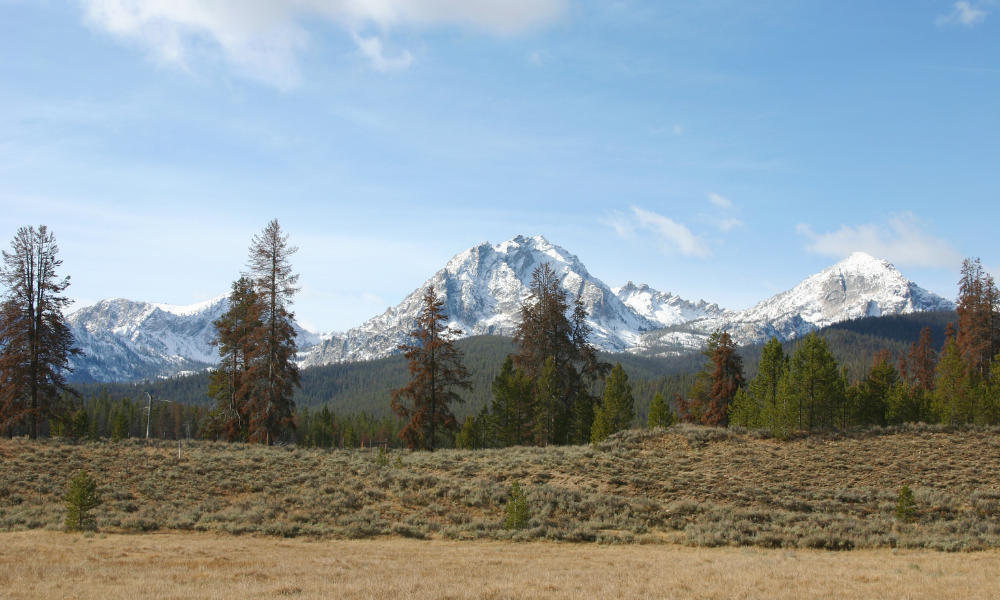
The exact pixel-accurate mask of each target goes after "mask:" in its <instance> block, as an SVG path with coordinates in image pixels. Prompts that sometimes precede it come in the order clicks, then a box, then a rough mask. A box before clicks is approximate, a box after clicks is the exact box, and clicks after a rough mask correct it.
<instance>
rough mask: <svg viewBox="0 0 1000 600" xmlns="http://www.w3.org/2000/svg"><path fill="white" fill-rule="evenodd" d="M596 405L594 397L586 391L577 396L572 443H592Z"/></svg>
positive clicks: (581, 391)
mask: <svg viewBox="0 0 1000 600" xmlns="http://www.w3.org/2000/svg"><path fill="white" fill-rule="evenodd" d="M596 405H597V403H596V402H595V401H594V397H593V396H591V395H590V394H589V393H587V392H586V391H585V390H580V392H579V393H578V394H577V396H576V405H575V406H574V412H573V423H572V430H573V431H572V438H573V439H572V441H573V443H575V444H587V443H590V441H591V436H592V433H593V431H594V419H595V418H596V416H597V415H596V414H595V411H596Z"/></svg>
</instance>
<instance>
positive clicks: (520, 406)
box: [492, 356, 535, 447]
mask: <svg viewBox="0 0 1000 600" xmlns="http://www.w3.org/2000/svg"><path fill="white" fill-rule="evenodd" d="M534 386H535V382H534V381H532V380H531V378H530V377H529V376H528V374H527V373H525V372H524V371H523V370H521V369H518V368H516V367H514V360H513V358H512V357H510V356H508V357H507V359H506V360H505V361H504V363H503V367H501V369H500V372H499V373H497V376H496V377H494V378H493V385H492V391H493V418H494V420H495V422H496V428H497V440H498V442H499V443H500V445H501V446H505V447H506V446H517V445H521V444H530V443H531V441H532V426H533V422H534V417H535V395H534Z"/></svg>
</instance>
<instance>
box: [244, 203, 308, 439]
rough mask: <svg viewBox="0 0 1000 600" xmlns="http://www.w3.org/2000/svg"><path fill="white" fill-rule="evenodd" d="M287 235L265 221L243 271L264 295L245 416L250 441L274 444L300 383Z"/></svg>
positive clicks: (288, 418)
mask: <svg viewBox="0 0 1000 600" xmlns="http://www.w3.org/2000/svg"><path fill="white" fill-rule="evenodd" d="M288 237H289V236H288V235H287V234H284V233H283V232H282V231H281V227H280V226H279V225H278V220H277V219H275V220H273V221H271V222H270V223H268V225H267V227H265V228H264V231H262V232H261V234H260V235H256V236H254V238H253V243H252V244H251V245H250V258H249V259H248V262H247V266H248V268H249V271H248V275H249V276H250V278H251V279H252V281H253V284H254V289H255V290H256V292H257V293H258V294H260V296H261V297H262V299H263V304H264V307H263V311H262V314H261V322H262V324H263V332H262V335H261V336H260V338H261V339H260V340H259V345H258V348H257V350H256V352H257V357H258V358H259V360H260V363H261V364H260V376H259V377H257V378H255V379H256V381H255V382H254V388H255V390H254V393H253V395H252V403H251V410H250V415H249V440H250V441H251V442H258V443H266V444H272V443H274V438H275V437H276V436H278V435H279V434H280V433H281V431H282V430H283V429H284V428H286V427H291V428H294V427H295V423H294V419H293V417H292V415H293V413H294V412H295V401H294V400H293V399H292V396H293V394H294V390H295V388H296V387H298V386H299V369H298V366H297V364H296V362H295V354H296V352H297V349H296V346H295V336H296V335H297V334H296V332H295V328H294V327H293V325H292V319H293V318H294V316H295V315H294V314H293V313H291V312H289V311H288V306H289V305H291V304H292V297H293V296H294V295H295V293H296V292H298V291H299V288H297V287H295V284H296V282H298V279H299V276H298V275H294V274H292V265H291V262H290V261H289V257H290V256H291V255H292V254H295V252H297V251H298V248H296V247H294V246H289V245H288Z"/></svg>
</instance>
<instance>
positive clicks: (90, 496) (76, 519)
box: [63, 471, 101, 531]
mask: <svg viewBox="0 0 1000 600" xmlns="http://www.w3.org/2000/svg"><path fill="white" fill-rule="evenodd" d="M63 500H64V501H65V502H66V529H68V530H70V531H88V530H92V529H94V528H95V523H94V516H93V515H92V514H91V511H92V510H94V509H95V508H97V507H98V506H100V505H101V495H100V493H98V491H97V480H95V479H94V478H93V477H91V476H90V473H88V472H86V471H80V474H79V475H77V476H76V477H74V478H73V480H72V481H70V484H69V492H68V493H67V494H66V497H65V498H63Z"/></svg>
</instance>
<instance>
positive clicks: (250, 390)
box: [207, 277, 267, 442]
mask: <svg viewBox="0 0 1000 600" xmlns="http://www.w3.org/2000/svg"><path fill="white" fill-rule="evenodd" d="M263 314H264V298H263V297H262V296H261V295H260V294H258V293H257V291H256V290H254V286H253V283H252V282H251V281H250V280H249V279H248V278H246V277H240V278H239V279H238V280H237V281H235V282H233V289H232V292H231V293H230V295H229V310H227V311H226V312H225V314H223V315H222V316H221V317H219V319H218V320H217V321H215V322H214V323H213V325H215V331H216V338H215V340H214V341H213V343H214V344H215V345H216V346H218V347H219V355H220V358H221V360H220V361H219V367H218V368H217V369H215V370H213V371H212V376H211V380H210V381H209V386H208V395H209V397H211V398H213V399H214V400H215V403H216V405H215V410H214V411H213V413H212V421H211V423H210V424H209V426H208V428H207V430H208V431H211V433H212V434H213V435H222V436H223V437H225V438H226V439H227V440H229V441H230V442H233V441H244V442H245V441H248V440H249V436H250V416H251V413H252V412H253V406H254V394H255V393H256V392H257V385H256V383H257V382H258V381H259V380H261V379H263V378H264V377H263V375H264V373H263V372H262V371H263V368H262V367H263V366H265V365H264V364H263V361H262V360H261V349H262V348H263V342H264V339H263V338H264V336H263V335H262V334H264V333H265V332H267V329H266V328H265V327H264V323H263V321H262V316H263ZM258 437H259V436H258Z"/></svg>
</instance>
